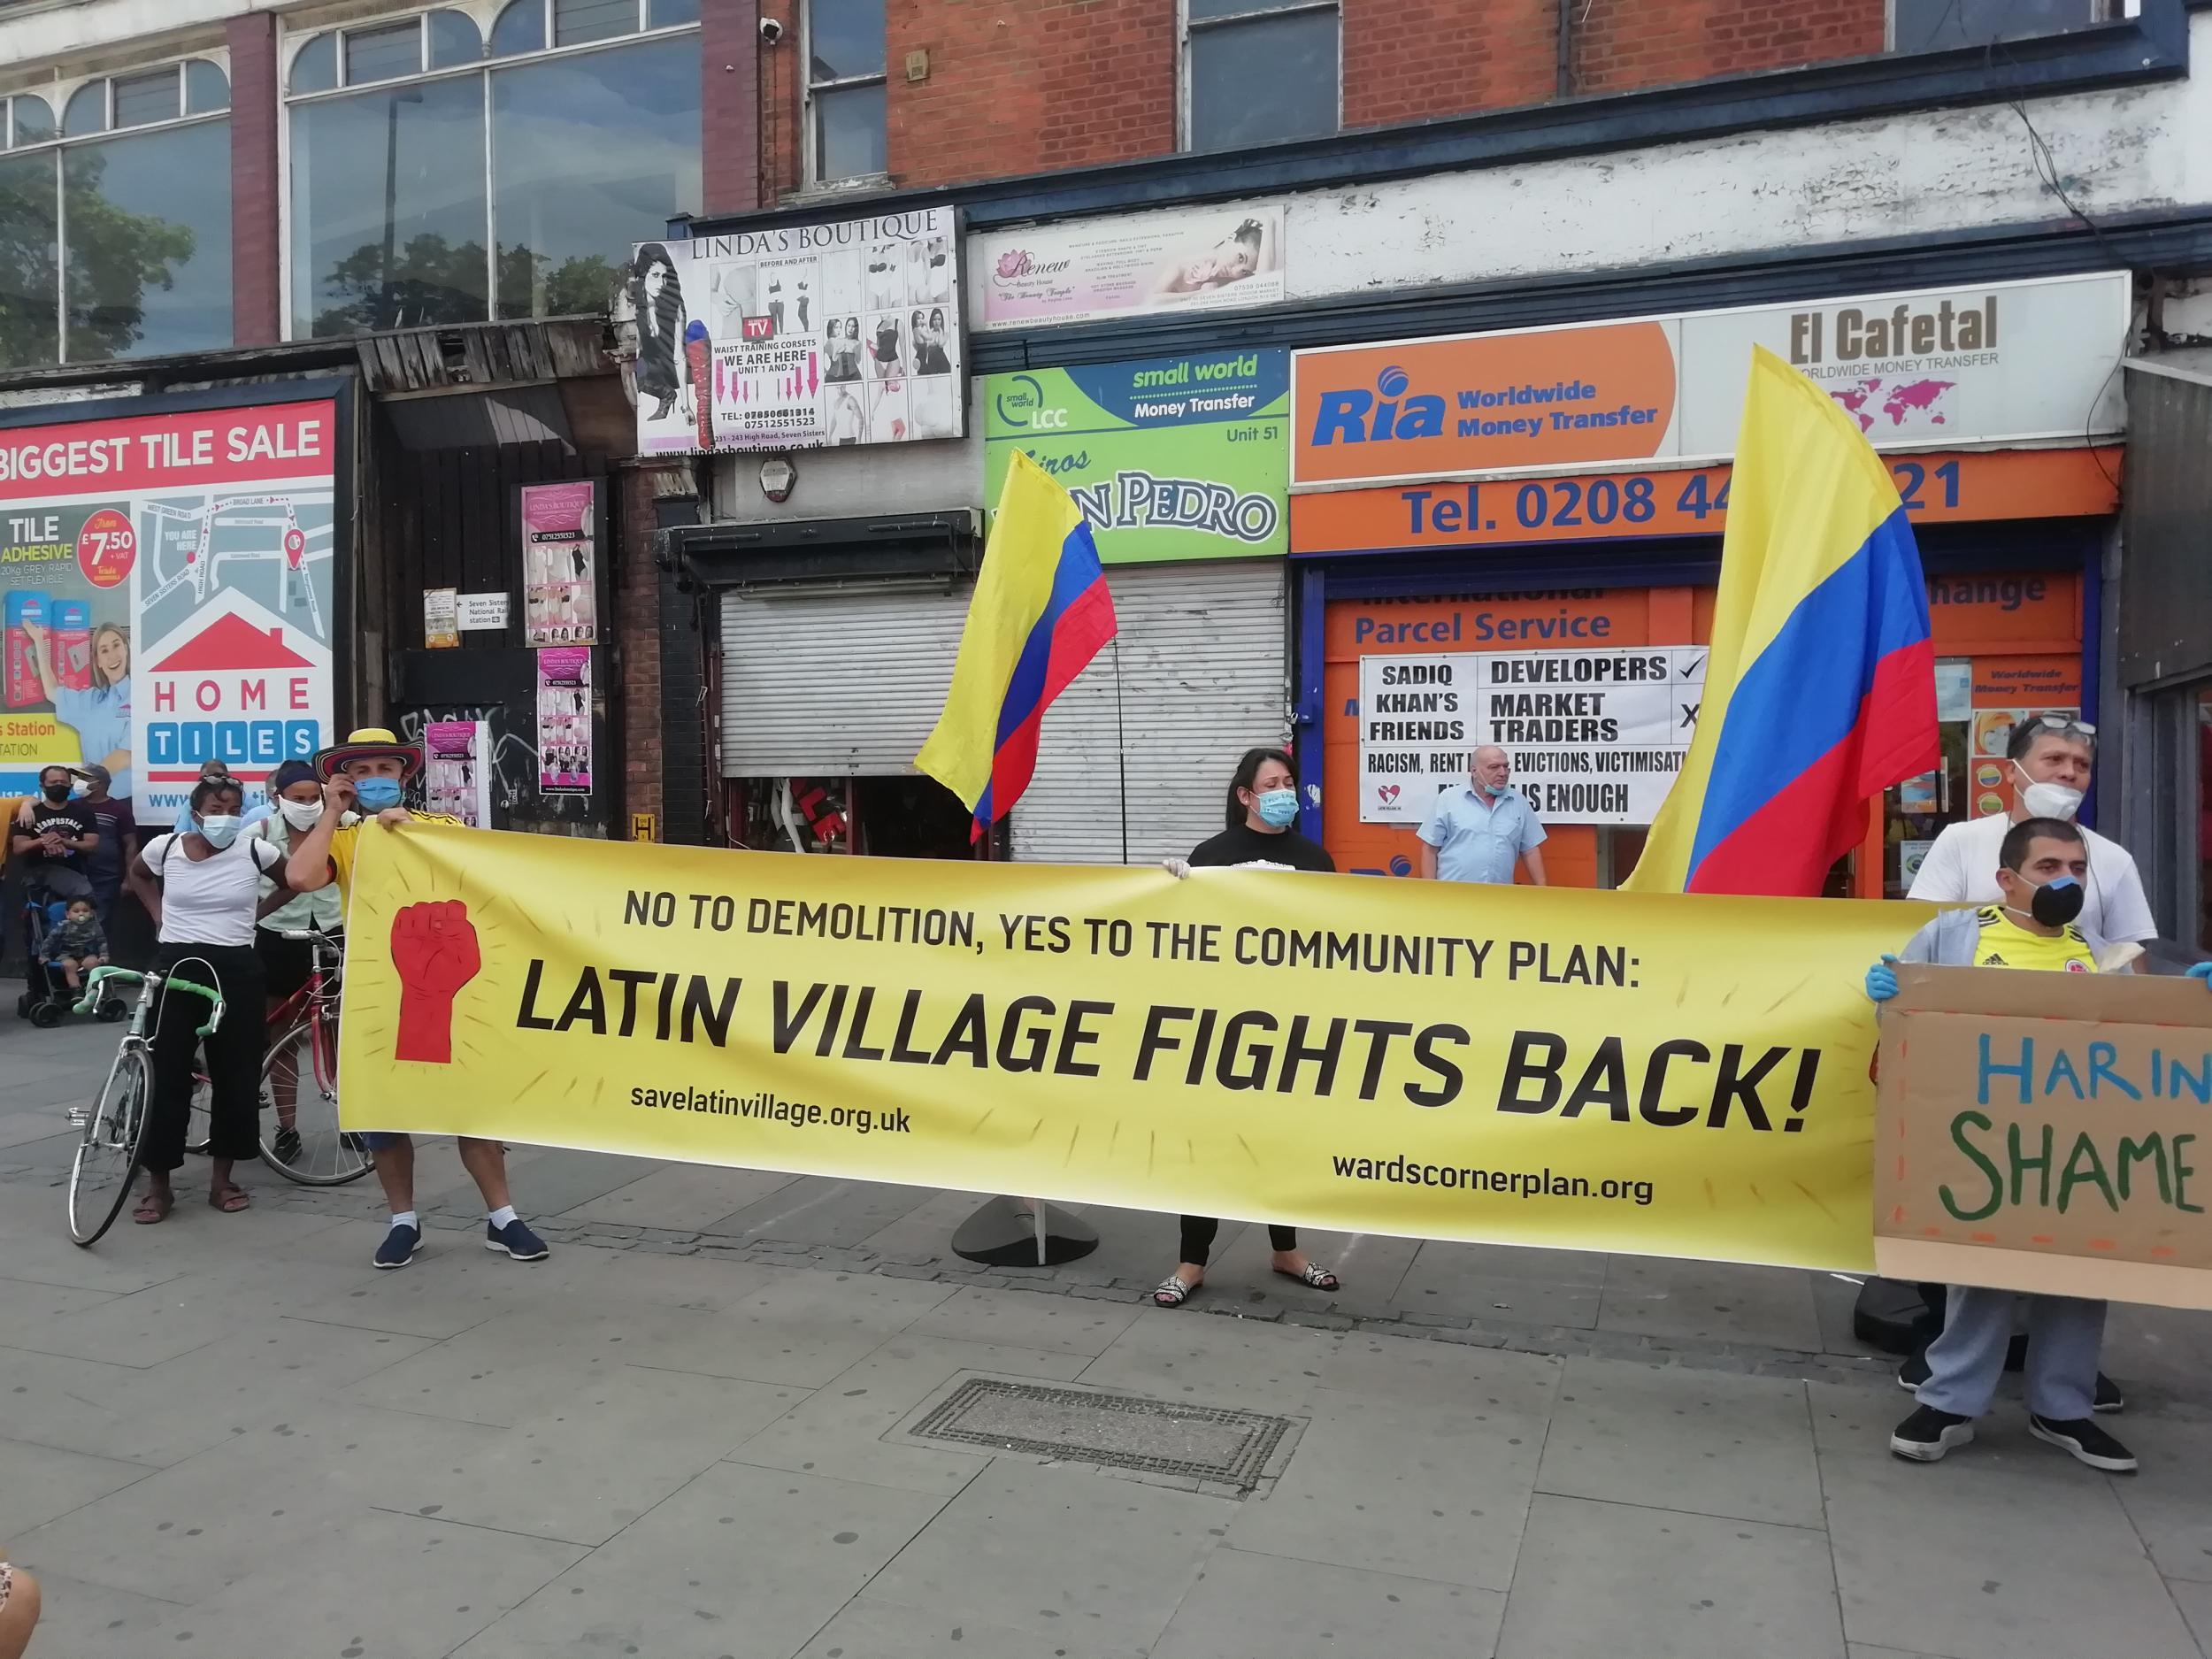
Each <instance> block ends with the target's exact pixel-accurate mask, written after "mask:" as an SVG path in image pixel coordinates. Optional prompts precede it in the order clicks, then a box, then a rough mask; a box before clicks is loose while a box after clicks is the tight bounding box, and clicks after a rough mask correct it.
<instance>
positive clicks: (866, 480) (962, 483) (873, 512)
mask: <svg viewBox="0 0 2212 1659" xmlns="http://www.w3.org/2000/svg"><path fill="white" fill-rule="evenodd" d="M975 384H976V385H978V386H979V385H980V382H976V383H975ZM760 463H761V457H759V456H757V455H719V456H717V457H715V458H714V516H715V518H718V519H719V520H723V521H725V522H733V523H738V524H758V523H765V522H768V521H771V520H773V519H779V518H875V517H878V516H879V515H882V514H885V513H900V512H953V511H958V510H960V509H963V508H968V507H978V506H980V505H981V504H982V502H983V411H982V407H981V405H980V403H979V402H978V400H977V399H976V398H975V397H974V396H971V397H970V398H969V400H968V435H967V436H966V437H964V438H952V439H933V440H931V441H929V442H924V443H879V444H868V445H855V446H854V447H853V448H851V449H799V450H795V451H794V452H793V454H792V457H791V465H793V466H794V467H795V468H796V469H797V471H798V474H799V478H798V481H797V483H795V485H793V486H792V490H791V498H790V499H789V500H788V501H786V502H784V503H781V504H780V505H779V504H778V503H775V502H772V501H770V500H769V499H768V497H767V496H765V495H762V494H761V493H760Z"/></svg>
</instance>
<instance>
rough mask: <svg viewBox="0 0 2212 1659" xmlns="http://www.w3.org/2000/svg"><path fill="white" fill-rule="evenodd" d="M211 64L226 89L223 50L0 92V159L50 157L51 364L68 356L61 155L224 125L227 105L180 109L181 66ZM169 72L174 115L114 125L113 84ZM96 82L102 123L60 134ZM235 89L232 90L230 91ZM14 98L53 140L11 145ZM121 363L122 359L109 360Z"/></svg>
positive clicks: (66, 203) (226, 59)
mask: <svg viewBox="0 0 2212 1659" xmlns="http://www.w3.org/2000/svg"><path fill="white" fill-rule="evenodd" d="M195 62H204V63H211V64H213V65H215V66H216V68H218V69H219V70H221V71H222V72H223V84H224V85H225V86H226V87H229V86H230V85H231V79H230V55H229V54H228V53H227V52H190V53H188V54H186V55H185V56H184V57H182V58H171V59H170V60H169V61H168V62H166V63H159V64H145V65H134V66H133V67H131V68H128V69H118V70H115V71H113V72H111V73H108V74H105V75H86V76H83V77H81V79H79V80H76V81H49V82H45V83H43V84H41V85H36V86H28V87H16V88H12V89H11V90H9V91H7V92H0V104H5V105H6V108H5V109H4V111H0V159H5V160H9V161H12V160H14V159H15V158H16V157H19V156H39V155H48V156H51V157H53V158H54V325H55V335H54V360H55V361H56V362H57V363H68V362H70V361H72V359H71V357H70V356H69V198H68V196H67V194H66V193H65V191H64V190H63V188H62V171H61V170H62V153H63V152H64V151H65V150H81V149H82V148H83V147H84V146H86V145H88V144H104V143H106V142H109V141H110V140H111V139H116V138H135V137H136V136H137V135H138V134H141V133H164V132H173V131H174V130H175V129H176V128H178V127H203V126H205V125H206V124H207V123H208V122H210V121H227V120H228V119H230V117H231V106H230V105H229V104H225V105H224V106H223V107H222V108H221V109H219V110H203V111H199V112H198V113H196V114H193V115H187V114H186V113H185V112H184V106H185V103H186V99H187V96H188V93H187V90H186V87H185V65H187V64H189V63H195ZM165 69H168V70H173V71H174V72H175V73H176V77H177V113H176V114H175V115H173V116H171V117H170V118H169V119H166V120H160V121H142V122H140V123H139V124H138V125H137V126H135V127H118V126H117V125H116V124H115V83H116V82H117V81H136V80H138V79H140V78H141V77H142V76H145V75H151V74H158V73H160V72H161V71H163V70H165ZM95 83H97V84H98V85H99V87H100V96H101V102H102V106H103V110H104V115H105V120H104V125H103V126H102V127H101V129H100V130H99V131H98V132H96V133H77V134H64V133H63V132H62V127H63V125H64V124H65V122H66V120H67V119H68V115H69V103H70V100H71V99H73V98H74V97H75V96H77V94H79V93H80V92H81V91H83V90H84V89H85V88H87V87H88V86H91V85H94V84H95ZM233 91H235V88H233ZM19 97H33V98H36V99H37V100H38V101H39V102H40V103H42V104H45V105H46V106H47V107H48V108H49V109H50V110H52V111H53V112H54V134H55V135H54V136H53V137H51V138H42V139H40V140H38V141H37V142H34V143H28V144H26V145H24V146H23V147H22V148H21V149H20V150H19V149H17V148H16V147H15V100H16V99H17V98H19ZM110 360H111V359H109V358H106V357H87V358H85V359H83V361H85V362H88V363H105V362H108V361H110ZM114 360H115V361H127V359H120V358H119V359H114Z"/></svg>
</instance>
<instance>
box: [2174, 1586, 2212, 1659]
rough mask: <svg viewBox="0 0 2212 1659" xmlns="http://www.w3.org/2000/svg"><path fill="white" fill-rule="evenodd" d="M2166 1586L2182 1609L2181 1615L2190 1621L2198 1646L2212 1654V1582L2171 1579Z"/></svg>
mask: <svg viewBox="0 0 2212 1659" xmlns="http://www.w3.org/2000/svg"><path fill="white" fill-rule="evenodd" d="M2166 1588H2167V1589H2168V1590H2169V1591H2170V1592H2171V1593H2172V1595H2173V1598H2174V1601H2175V1604H2176V1605H2177V1606H2178V1607H2179V1608H2180V1609H2181V1617H2183V1618H2184V1619H2185V1620H2186V1621H2187V1622H2188V1625H2189V1630H2190V1632H2191V1633H2192V1634H2193V1635H2194V1636H2195V1637H2196V1639H2197V1646H2198V1647H2201V1648H2202V1649H2203V1650H2204V1651H2205V1653H2206V1655H2212V1584H2197V1583H2193V1582H2191V1581H2188V1580H2170V1581H2169V1582H2168V1584H2167V1586H2166Z"/></svg>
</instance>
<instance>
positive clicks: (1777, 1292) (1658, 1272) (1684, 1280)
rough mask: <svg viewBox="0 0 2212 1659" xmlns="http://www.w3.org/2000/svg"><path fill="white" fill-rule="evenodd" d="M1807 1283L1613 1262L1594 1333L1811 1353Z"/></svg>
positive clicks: (1723, 1270) (1787, 1276)
mask: <svg viewBox="0 0 2212 1659" xmlns="http://www.w3.org/2000/svg"><path fill="white" fill-rule="evenodd" d="M1808 1281H1809V1276H1808V1275H1807V1274H1805V1273H1802V1272H1800V1271H1796V1270H1795V1269H1793V1268H1785V1267H1740V1266H1735V1265H1732V1264H1731V1263H1724V1262H1678V1261H1669V1260H1663V1259H1662V1258H1660V1257H1657V1256H1615V1257H1613V1258H1612V1260H1611V1261H1610V1262H1609V1263H1608V1264H1607V1266H1606V1271H1605V1298H1604V1302H1603V1304H1602V1311H1601V1313H1600V1315H1599V1317H1598V1327H1599V1329H1601V1330H1605V1331H1632V1332H1636V1333H1639V1334H1640V1335H1645V1336H1661V1337H1677V1338H1684V1339H1690V1340H1697V1341H1703V1342H1755V1343H1758V1344H1760V1345H1761V1346H1762V1347H1765V1348H1793V1349H1796V1350H1798V1351H1800V1352H1801V1353H1816V1352H1818V1351H1819V1348H1820V1317H1819V1315H1818V1314H1817V1313H1816V1312H1815V1311H1814V1309H1813V1293H1812V1286H1811V1285H1810V1283H1809V1282H1808Z"/></svg>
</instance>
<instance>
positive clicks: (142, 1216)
mask: <svg viewBox="0 0 2212 1659" xmlns="http://www.w3.org/2000/svg"><path fill="white" fill-rule="evenodd" d="M176 1207H177V1195H176V1194H175V1193H174V1192H166V1193H154V1192H150V1193H148V1194H146V1195H145V1197H143V1198H142V1199H140V1200H139V1201H138V1207H137V1208H136V1209H135V1210H132V1211H131V1219H132V1220H133V1221H135V1222H136V1223H137V1224H138V1225H140V1226H142V1227H150V1226H152V1225H154V1224H155V1223H156V1222H157V1221H166V1220H168V1219H169V1212H170V1211H171V1210H174V1209H175V1208H176Z"/></svg>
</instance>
